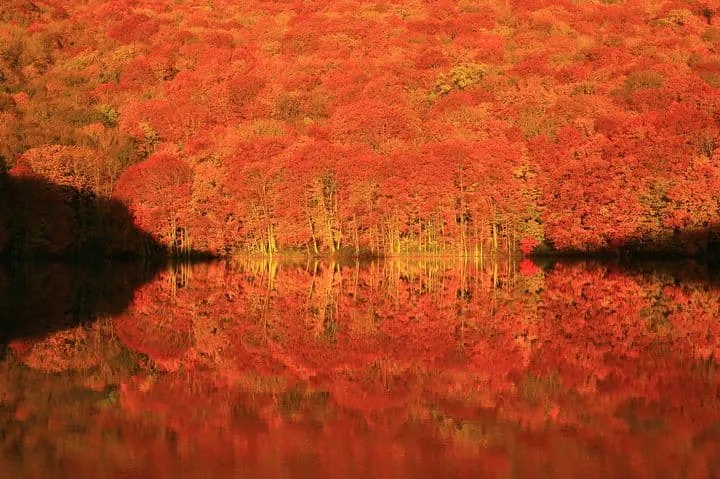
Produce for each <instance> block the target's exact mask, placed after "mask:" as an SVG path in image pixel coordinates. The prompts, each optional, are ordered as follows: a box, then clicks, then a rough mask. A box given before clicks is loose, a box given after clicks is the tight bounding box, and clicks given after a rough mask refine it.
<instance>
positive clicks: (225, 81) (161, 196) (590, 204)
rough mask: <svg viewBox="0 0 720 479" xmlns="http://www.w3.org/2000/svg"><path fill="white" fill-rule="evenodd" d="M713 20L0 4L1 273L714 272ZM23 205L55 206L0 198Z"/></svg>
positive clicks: (681, 6)
mask: <svg viewBox="0 0 720 479" xmlns="http://www.w3.org/2000/svg"><path fill="white" fill-rule="evenodd" d="M718 16H720V10H719V9H718V8H717V6H716V4H715V3H713V2H711V0H707V1H700V0H698V1H695V0H688V1H655V0H652V1H651V0H457V1H451V0H435V1H431V0H424V1H423V0H403V1H399V0H373V1H368V2H350V1H335V2H319V1H311V0H304V1H303V0H273V1H255V2H240V1H230V0H223V1H215V0H202V1H200V0H173V1H169V0H163V1H157V0H152V1H151V0H122V1H113V2H107V1H104V0H4V1H3V2H2V3H1V4H0V251H2V250H3V249H5V250H6V252H7V251H8V250H11V249H15V250H16V252H17V251H22V250H30V251H35V250H39V251H48V252H52V253H56V254H62V253H64V252H67V251H69V250H72V249H73V248H77V244H78V242H84V243H83V244H87V245H90V246H92V245H95V246H97V242H98V241H100V240H98V238H100V239H101V241H103V242H106V241H112V242H113V246H108V247H106V249H107V250H109V251H117V250H118V249H119V250H122V249H127V250H138V249H142V248H146V245H147V243H148V242H151V243H153V244H158V245H164V246H165V247H166V248H169V249H171V250H173V251H176V252H179V253H182V252H187V251H191V250H196V251H205V252H210V253H220V254H224V253H229V252H250V253H261V254H273V253H276V252H282V251H290V250H292V251H299V252H307V253H309V254H326V253H339V252H347V253H359V254H385V255H393V254H399V253H403V254H404V253H421V254H422V253H425V254H433V253H448V252H452V253H453V254H461V255H481V254H483V253H486V252H490V251H506V252H510V253H515V252H519V251H522V252H525V253H528V252H531V251H533V250H534V249H537V248H540V249H543V248H545V249H547V248H550V249H556V250H573V251H597V250H607V249H609V250H613V249H618V248H628V249H636V250H637V249H641V250H660V249H663V250H664V249H672V250H675V251H682V252H686V253H693V252H698V251H702V250H703V249H704V248H706V245H707V242H708V240H709V239H712V237H713V236H714V229H715V228H716V225H717V224H718V223H719V222H720V221H719V214H720V208H719V207H720V205H719V204H718V200H719V199H720V195H718V194H717V193H716V191H717V188H718V186H719V185H720V150H719V149H718V146H720V123H719V122H720V91H719V89H718V87H720V25H719V24H718V22H719V20H718ZM33 182H34V183H33ZM30 183H33V184H35V185H40V186H39V190H40V191H45V190H49V189H52V188H55V189H57V188H60V190H61V191H62V192H65V193H63V194H56V195H54V196H53V198H54V199H52V201H49V202H48V201H38V200H37V198H38V197H39V196H42V194H35V193H33V194H27V192H25V193H19V192H18V190H17V188H11V187H9V186H8V185H9V184H14V185H18V184H30ZM43 184H45V185H47V186H42V185H43ZM23 195H24V196H23ZM19 198H26V199H24V200H21V199H19ZM49 205H52V206H51V207H50V208H49ZM102 205H105V206H102ZM107 205H113V206H112V207H110V206H107ZM119 205H120V206H121V207H120V206H119ZM19 208H22V213H19ZM88 211H91V212H92V214H91V215H90V216H88ZM20 214H22V216H23V221H20V222H19V221H17V216H18V215H20ZM116 214H122V215H130V217H131V218H132V222H133V223H134V225H136V227H137V228H138V229H139V230H141V231H142V232H144V234H146V235H148V237H149V238H150V239H147V238H146V239H145V240H143V241H131V240H128V239H127V238H123V235H125V234H133V235H136V236H137V232H134V229H133V228H125V227H123V228H118V227H116V225H117V222H116V221H115V220H114V219H113V215H116ZM88 217H91V218H92V221H89V222H88V220H87V218H88ZM114 225H115V226H114ZM88 228H91V229H92V234H90V235H89V236H92V238H94V239H93V240H92V241H91V240H88V239H87V238H88V237H89V236H88V234H87V230H88ZM19 237H21V240H19V239H18V238H19Z"/></svg>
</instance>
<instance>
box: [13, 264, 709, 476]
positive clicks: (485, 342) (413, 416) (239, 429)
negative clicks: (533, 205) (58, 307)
mask: <svg viewBox="0 0 720 479" xmlns="http://www.w3.org/2000/svg"><path fill="white" fill-rule="evenodd" d="M185 268H186V270H183V269H182V268H181V267H176V268H175V269H172V270H169V271H167V272H165V273H163V274H162V275H160V276H159V277H158V278H157V280H156V281H155V282H153V283H151V284H147V285H146V286H144V287H143V288H141V289H140V290H138V292H137V294H136V298H135V301H134V303H133V305H132V307H131V308H130V310H129V311H128V312H127V313H126V314H124V315H120V316H116V317H115V318H114V320H113V321H114V329H115V331H116V332H117V336H118V337H119V338H120V339H121V340H122V341H123V342H124V343H125V344H126V345H128V346H129V347H130V348H131V349H133V350H135V351H137V352H141V353H144V354H145V355H147V356H148V357H149V363H150V365H152V367H148V366H145V365H143V363H142V361H140V359H139V358H140V357H142V356H134V358H135V359H134V362H135V364H136V366H134V367H136V368H139V369H137V370H136V372H135V373H133V374H131V372H130V370H128V371H127V374H128V376H127V377H125V378H122V379H121V382H122V387H120V388H119V389H120V394H119V399H120V405H121V407H120V409H119V410H117V411H116V412H115V413H113V414H118V416H116V417H115V419H114V420H115V421H116V423H115V424H117V427H119V428H120V429H121V430H123V431H125V430H127V431H132V428H133V427H134V426H133V424H135V423H136V422H137V421H142V422H143V423H144V424H145V425H146V427H151V429H152V428H155V429H152V430H157V431H160V430H170V431H172V434H173V435H174V437H176V440H178V441H181V442H183V444H185V447H183V448H182V452H180V454H182V455H184V456H183V457H185V458H186V459H189V458H192V457H195V458H197V457H204V458H213V460H215V459H216V460H217V464H228V463H234V464H238V463H240V464H243V465H244V467H248V468H249V471H252V472H253V473H255V474H261V473H266V472H267V473H268V474H269V475H270V476H272V475H273V474H275V475H276V476H282V475H283V474H287V473H288V471H290V470H294V469H293V468H294V467H296V466H297V463H295V462H293V461H296V460H300V459H298V458H300V457H303V458H305V460H307V461H309V462H308V463H307V467H309V468H310V469H309V470H313V471H315V472H316V473H317V475H320V476H323V475H327V474H324V473H322V471H325V469H324V468H325V467H328V468H331V469H332V470H333V471H334V472H335V473H337V471H351V470H353V469H352V468H350V466H348V465H347V463H348V461H349V462H353V461H355V462H354V464H355V465H358V464H363V465H364V466H363V467H366V468H367V470H368V471H371V472H373V476H384V475H392V473H400V471H403V472H407V471H412V470H413V467H415V466H414V465H415V464H417V463H418V458H421V457H422V458H423V461H425V462H426V463H427V468H428V470H429V471H434V472H436V473H437V474H444V475H450V476H452V475H462V474H463V471H462V469H461V468H462V467H463V464H471V463H472V464H477V463H482V464H485V465H486V466H485V467H486V468H487V470H486V473H487V474H486V475H488V476H490V477H496V476H497V477H500V476H503V475H505V474H506V473H507V472H508V471H509V470H510V469H511V468H515V469H516V470H518V471H519V472H518V473H519V474H520V475H530V476H532V475H536V474H538V473H539V472H541V471H548V470H551V471H554V475H560V476H562V475H563V474H564V473H563V472H562V471H578V470H586V471H590V472H589V474H590V475H592V474H593V473H594V472H597V471H601V470H602V471H605V473H609V474H612V475H624V474H627V473H628V471H630V470H631V469H629V466H628V462H627V460H626V459H625V458H627V457H631V458H632V461H633V463H632V464H633V466H632V467H633V469H632V471H633V472H638V475H640V476H642V475H647V476H655V475H657V474H659V473H661V472H662V471H667V470H674V469H675V468H677V467H679V466H680V464H687V463H692V464H693V465H692V467H691V469H692V471H695V472H696V471H701V470H702V468H703V467H714V466H712V463H711V462H709V459H707V458H709V457H712V456H713V455H714V454H716V453H717V446H716V445H714V444H715V442H714V441H713V438H715V437H716V435H717V434H716V432H714V431H715V429H713V426H712V425H713V424H715V423H716V422H717V421H719V420H720V408H718V407H717V405H716V404H715V403H716V399H715V398H716V397H717V392H718V386H719V385H720V384H719V383H718V377H717V374H716V371H717V365H716V361H715V359H714V358H715V357H716V354H717V353H716V352H715V351H716V350H717V346H718V344H720V341H719V340H718V338H719V336H718V334H717V333H718V332H717V331H716V330H717V328H716V326H715V324H714V323H715V321H714V319H713V318H715V317H716V316H717V309H718V308H720V291H716V290H715V289H712V288H708V287H707V283H702V282H695V283H692V282H687V281H684V282H680V283H678V282H676V281H675V278H673V277H672V276H670V275H668V274H667V273H665V272H662V271H660V272H657V273H648V272H645V274H639V273H628V272H623V271H621V270H619V269H618V268H617V267H609V266H602V265H596V266H593V265H586V264H569V265H557V266H555V268H554V269H553V270H552V271H550V272H548V273H543V272H542V271H540V270H538V269H533V268H530V267H529V266H527V265H524V266H523V271H524V273H522V274H520V273H517V272H516V271H515V269H514V268H513V267H506V266H505V265H503V264H499V265H493V264H484V265H480V264H474V263H459V264H458V263H457V262H456V260H455V259H452V260H450V261H442V260H440V259H438V258H434V259H433V260H432V261H426V262H422V261H405V260H403V261H394V262H375V263H369V264H357V263H351V264H341V263H334V264H327V263H315V262H312V261H311V262H310V263H309V264H305V263H301V264H295V265H287V264H280V263H277V262H266V261H261V262H246V263H237V264H234V265H227V264H224V263H214V264H206V265H199V266H194V267H192V268H191V269H190V270H187V267H185ZM178 278H180V280H179V279H178ZM91 332H92V331H90V330H88V331H87V332H85V333H83V334H86V335H87V334H90V333H91ZM17 347H18V348H19V347H20V346H19V345H18V346H17ZM18 352H19V353H20V350H18ZM78 354H80V353H78ZM18 357H19V358H20V359H22V360H24V361H26V363H28V364H29V363H30V361H29V360H28V359H27V358H29V356H27V355H25V356H23V355H21V354H18ZM78 357H80V356H78ZM89 370H93V368H92V367H91V368H90V369H89ZM160 371H165V372H164V373H163V372H160ZM0 378H1V377H0ZM103 414H104V415H103V417H106V413H103ZM104 420H107V418H106V419H104ZM128 438H129V439H128V441H130V440H132V439H130V438H132V434H130V432H128ZM138 441H139V439H138ZM388 441H392V442H393V444H394V446H393V447H394V448H395V449H394V451H395V453H392V450H393V449H392V448H388V447H383V446H387V443H388ZM190 444H192V445H193V446H192V447H190ZM218 444H223V445H227V444H234V445H235V446H234V447H233V448H224V447H223V448H221V447H220V446H217V445H218ZM681 444H685V445H686V446H687V444H691V446H687V447H684V448H683V449H678V448H679V447H680V445H681ZM351 445H352V446H351ZM148 447H150V450H151V451H152V452H151V454H153V455H155V457H156V458H158V459H160V458H161V457H162V451H163V450H164V448H165V447H166V446H165V445H164V444H163V442H162V441H157V442H151V443H150V445H149V446H148ZM193 447H195V448H196V449H194V451H195V452H193ZM558 447H559V448H560V449H558ZM679 450H681V451H682V452H677V451H679ZM672 451H675V452H673V453H672V454H671V452H672ZM197 454H202V456H198V455H197ZM277 457H282V458H284V459H285V461H284V462H282V463H283V464H284V465H285V466H283V467H287V468H288V469H282V470H275V471H274V472H273V471H268V470H266V469H265V468H266V467H268V466H267V464H266V463H265V461H270V459H271V458H277ZM449 457H453V458H454V459H455V460H454V461H449V460H448V458H449ZM514 458H520V459H517V460H519V461H520V462H519V463H514V462H513V461H515V460H516V459H514ZM273 461H274V462H277V461H276V459H273ZM336 462H337V463H338V464H336ZM293 464H294V465H293ZM448 464H455V465H456V467H457V468H459V469H448V467H450V466H448ZM145 467H147V468H150V467H151V466H150V465H149V464H148V465H146V466H145ZM157 467H161V466H157ZM162 467H166V468H170V469H171V468H172V466H171V465H170V463H169V462H168V463H167V464H166V465H165V466H162ZM218 467H219V466H218ZM453 467H455V466H453ZM548 467H549V468H550V469H547V468H548ZM170 469H167V470H170ZM147 470H150V469H147ZM328 470H330V469H328ZM593 471H594V472H593ZM608 471H609V472H608ZM568 474H570V475H572V474H571V473H569V472H568ZM693 474H694V472H693ZM566 475H567V474H566Z"/></svg>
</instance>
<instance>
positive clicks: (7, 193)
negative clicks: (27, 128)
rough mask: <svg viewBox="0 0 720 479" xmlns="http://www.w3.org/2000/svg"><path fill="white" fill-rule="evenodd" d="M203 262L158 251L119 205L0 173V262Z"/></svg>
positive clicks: (196, 254) (170, 248) (169, 248)
mask: <svg viewBox="0 0 720 479" xmlns="http://www.w3.org/2000/svg"><path fill="white" fill-rule="evenodd" d="M150 256H152V257H155V258H165V257H170V256H186V257H192V258H201V257H207V256H208V255H207V254H204V253H203V252H200V251H196V250H188V249H183V250H182V251H181V250H180V249H179V248H176V247H175V245H172V244H171V245H161V244H160V243H158V242H157V241H156V240H155V239H154V238H153V237H152V236H151V235H150V234H148V233H147V232H145V231H142V230H141V229H140V228H138V227H137V226H136V224H135V220H134V218H133V216H132V214H131V213H130V211H128V209H127V207H126V206H125V205H124V204H123V203H122V202H120V201H118V200H116V199H113V198H107V197H100V196H97V195H96V194H94V193H93V192H91V191H83V190H81V189H78V188H75V187H72V186H68V185H60V184H54V183H51V182H49V181H47V180H44V179H42V178H40V177H38V176H30V175H27V176H23V175H21V176H10V175H7V174H6V173H5V172H0V258H6V259H7V258H15V259H39V258H43V259H48V258H55V259H57V258H66V259H67V258H76V259H79V258H109V257H125V258H142V257H150Z"/></svg>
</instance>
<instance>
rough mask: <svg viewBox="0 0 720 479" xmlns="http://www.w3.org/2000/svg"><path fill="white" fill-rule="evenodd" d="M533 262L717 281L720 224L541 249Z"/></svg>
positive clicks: (545, 266) (690, 280)
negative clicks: (578, 247)
mask: <svg viewBox="0 0 720 479" xmlns="http://www.w3.org/2000/svg"><path fill="white" fill-rule="evenodd" d="M532 259H533V261H534V262H535V263H536V264H537V265H538V266H540V267H542V268H543V269H545V270H546V271H547V270H550V269H552V267H553V266H554V265H555V264H556V263H572V262H583V263H587V262H591V263H601V264H603V265H605V266H606V267H609V268H610V269H612V270H617V271H618V272H624V273H629V274H643V275H656V276H657V275H662V276H668V277H670V278H673V279H674V280H675V281H676V282H677V283H678V284H679V283H685V282H688V283H694V284H698V283H702V284H707V285H713V286H717V285H718V284H720V225H718V226H716V225H713V226H709V227H706V228H695V229H687V230H680V229H676V230H674V231H672V232H669V233H668V234H666V235H662V236H656V237H651V238H650V237H649V238H642V239H635V240H631V241H627V242H620V243H617V244H616V245H615V246H613V247H610V246H608V247H604V248H589V249H587V250H582V251H581V250H553V249H550V250H542V251H538V252H536V253H535V254H533V255H532Z"/></svg>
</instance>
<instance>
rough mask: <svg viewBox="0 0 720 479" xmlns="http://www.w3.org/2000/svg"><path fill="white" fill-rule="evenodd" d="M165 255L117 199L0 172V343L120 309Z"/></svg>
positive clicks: (191, 257) (165, 263)
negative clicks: (0, 312)
mask: <svg viewBox="0 0 720 479" xmlns="http://www.w3.org/2000/svg"><path fill="white" fill-rule="evenodd" d="M173 256H174V255H173V251H172V250H170V249H168V248H166V247H164V246H162V245H160V244H159V243H158V242H157V241H155V240H154V239H153V238H152V236H151V235H149V234H147V233H146V232H144V231H141V230H139V229H138V228H137V227H136V226H135V224H134V221H133V217H132V215H131V213H130V212H129V211H128V209H127V208H126V207H125V205H124V204H123V203H121V202H118V201H115V200H113V199H107V198H98V197H96V196H95V195H93V194H91V193H88V192H83V191H79V190H77V189H75V188H72V187H70V186H63V185H56V184H52V183H48V182H47V181H44V180H42V179H40V178H37V177H30V176H21V177H13V176H9V175H6V174H4V173H3V172H1V171H0V311H2V314H0V350H4V349H5V348H4V345H6V344H7V342H8V341H11V340H13V339H17V338H25V337H39V336H43V335H46V334H49V333H52V332H55V331H60V330H63V329H67V328H72V327H75V326H77V325H80V324H83V323H87V322H91V321H94V320H95V319H97V318H98V317H102V316H106V315H112V314H117V313H120V312H122V311H123V310H124V309H125V308H126V307H127V306H128V305H129V304H130V303H131V301H132V300H133V295H134V292H135V290H136V289H138V288H139V287H141V286H142V285H143V284H145V283H147V282H149V281H152V280H153V278H154V277H155V276H156V275H157V273H158V272H159V271H161V270H163V269H165V268H167V267H171V266H172V264H173V261H174V259H173ZM209 259H211V257H210V255H205V254H203V253H201V252H196V251H190V252H186V254H185V255H184V258H183V261H206V260H209Z"/></svg>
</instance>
